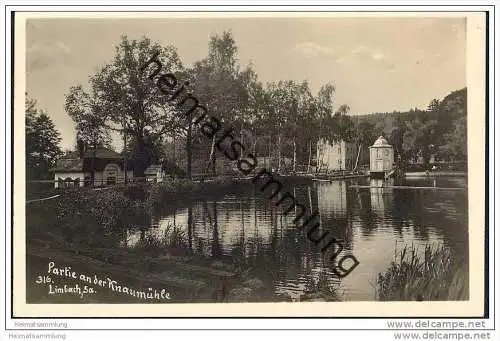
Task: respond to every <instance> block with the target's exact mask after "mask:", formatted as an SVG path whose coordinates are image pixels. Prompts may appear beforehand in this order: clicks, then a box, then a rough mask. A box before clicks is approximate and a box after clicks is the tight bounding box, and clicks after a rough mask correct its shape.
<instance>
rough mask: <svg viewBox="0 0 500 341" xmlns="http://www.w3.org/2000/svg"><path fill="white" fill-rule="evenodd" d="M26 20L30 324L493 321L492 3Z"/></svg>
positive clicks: (23, 103) (22, 48) (18, 32)
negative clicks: (489, 286) (489, 245)
mask: <svg viewBox="0 0 500 341" xmlns="http://www.w3.org/2000/svg"><path fill="white" fill-rule="evenodd" d="M14 27H15V32H14V37H15V51H14V56H15V62H14V76H15V88H14V101H15V105H14V108H15V110H14V114H13V125H14V130H13V132H14V136H13V149H14V150H15V153H14V156H13V165H14V173H13V188H14V197H13V211H14V218H13V225H14V226H13V245H12V252H13V265H14V268H13V270H12V271H13V272H12V273H13V296H12V303H13V316H14V317H35V316H36V317H44V316H47V317H49V316H50V317H91V316H94V317H229V316H240V317H256V316H258V317H311V316H316V317H339V316H344V317H361V316H364V317H375V316H382V317H383V316H392V317H405V316H406V317H408V316H409V315H411V316H415V317H418V316H430V317H450V316H453V317H481V316H483V315H484V313H485V303H487V302H486V300H487V293H486V292H485V270H486V269H485V263H486V262H485V259H486V258H485V257H487V256H488V255H487V254H485V235H486V232H485V231H486V229H487V228H488V226H487V225H486V224H487V222H486V219H485V207H486V206H487V205H488V202H487V201H486V198H485V186H486V181H487V179H486V178H485V167H486V163H485V158H486V149H485V148H486V137H485V136H486V129H487V127H486V123H485V122H486V116H487V108H486V105H485V96H486V83H485V82H486V80H485V79H486V77H485V69H486V16H485V14H484V13H479V12H478V13H467V12H436V13H433V12H391V13H389V12H387V13H384V12H362V13H356V12H317V13H315V12H303V13H301V12H283V13H280V12H241V11H240V12H151V13H146V12H141V13H133V12H130V13H128V12H120V13H113V12H102V13H100V12H87V13H83V12H82V13H79V12H57V13H56V12H36V13H35V12H33V13H30V12H18V13H16V14H15V17H14Z"/></svg>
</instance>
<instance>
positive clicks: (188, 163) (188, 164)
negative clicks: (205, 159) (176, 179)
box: [186, 122, 193, 179]
mask: <svg viewBox="0 0 500 341" xmlns="http://www.w3.org/2000/svg"><path fill="white" fill-rule="evenodd" d="M192 128H193V127H192V124H191V122H190V123H189V125H188V131H187V135H186V157H187V160H186V173H187V176H188V178H189V179H192V169H191V161H192V158H193V155H192V150H191V142H192V138H193V137H192V130H193V129H192Z"/></svg>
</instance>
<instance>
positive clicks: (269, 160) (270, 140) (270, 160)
mask: <svg viewBox="0 0 500 341" xmlns="http://www.w3.org/2000/svg"><path fill="white" fill-rule="evenodd" d="M272 141H273V137H272V136H271V135H269V142H268V144H267V147H268V163H269V165H268V166H267V167H268V168H273V162H272V159H271V142H272Z"/></svg>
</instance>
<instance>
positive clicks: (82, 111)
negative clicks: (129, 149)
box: [65, 36, 182, 177]
mask: <svg viewBox="0 0 500 341" xmlns="http://www.w3.org/2000/svg"><path fill="white" fill-rule="evenodd" d="M155 53H158V56H157V58H158V60H159V61H160V62H161V63H162V65H163V69H162V71H163V72H173V73H174V74H179V72H180V71H182V64H181V62H180V60H179V57H178V55H177V51H176V49H175V48H174V47H173V46H167V47H161V46H160V45H159V44H158V43H154V42H152V41H150V40H149V39H148V38H142V39H141V40H129V39H128V38H127V37H126V36H122V38H121V42H120V44H119V45H118V46H117V47H116V49H115V56H114V59H113V60H112V61H111V62H110V63H109V64H107V65H105V66H103V67H102V68H101V69H100V70H99V71H98V72H97V73H96V74H94V75H92V76H91V77H90V80H89V85H90V89H89V91H85V90H84V88H83V86H81V85H77V86H74V87H71V89H70V91H69V93H68V94H67V96H66V104H65V109H66V111H67V112H68V114H69V115H70V116H71V118H72V119H73V120H74V121H75V122H76V124H77V128H78V130H79V131H80V132H81V134H80V135H81V137H82V139H84V140H85V141H90V142H92V144H93V145H96V144H97V143H99V142H101V141H103V140H105V137H106V136H109V135H108V134H109V132H110V131H113V130H114V131H119V132H121V133H123V134H127V135H129V136H131V137H132V141H134V142H135V143H136V147H135V148H134V149H133V150H134V155H133V158H134V160H135V161H136V164H137V165H138V167H137V168H136V170H135V173H136V174H135V176H139V177H142V176H144V170H145V169H146V168H147V166H148V161H147V160H148V157H147V155H148V153H149V152H148V150H147V143H146V141H147V140H148V137H147V136H146V133H145V132H146V130H147V128H148V127H149V129H150V132H148V133H147V134H149V135H150V136H149V137H150V138H151V139H152V140H156V139H157V138H158V137H159V136H162V135H163V134H165V133H167V132H172V131H174V130H176V129H178V118H177V116H178V115H176V114H177V111H178V108H177V107H176V106H174V104H172V103H170V102H169V101H168V100H169V96H166V95H165V94H164V93H162V92H161V91H160V90H159V89H158V87H157V86H156V85H155V84H154V83H153V82H152V81H151V80H150V79H149V78H148V77H147V76H148V75H150V74H152V73H153V71H154V67H155V66H150V68H151V69H146V70H144V73H142V72H141V68H142V67H143V66H144V65H146V64H147V62H148V61H149V60H150V59H151V58H152V56H153V55H154V54H155Z"/></svg>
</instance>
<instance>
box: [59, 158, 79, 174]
mask: <svg viewBox="0 0 500 341" xmlns="http://www.w3.org/2000/svg"><path fill="white" fill-rule="evenodd" d="M51 170H52V171H55V172H82V171H83V159H69V158H64V159H59V160H57V162H56V166H55V167H54V168H53V169H51Z"/></svg>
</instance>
